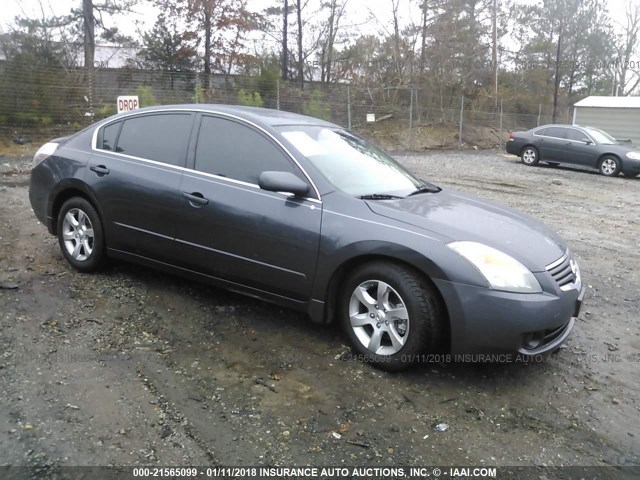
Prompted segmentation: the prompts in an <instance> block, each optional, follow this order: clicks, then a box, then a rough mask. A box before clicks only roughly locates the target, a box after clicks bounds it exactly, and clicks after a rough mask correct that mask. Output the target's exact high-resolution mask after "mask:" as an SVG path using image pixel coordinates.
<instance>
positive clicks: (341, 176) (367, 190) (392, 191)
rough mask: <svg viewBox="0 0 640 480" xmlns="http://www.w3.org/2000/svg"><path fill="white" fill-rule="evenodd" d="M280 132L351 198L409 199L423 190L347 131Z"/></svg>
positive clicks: (296, 128) (388, 159)
mask: <svg viewBox="0 0 640 480" xmlns="http://www.w3.org/2000/svg"><path fill="white" fill-rule="evenodd" d="M279 130H280V131H281V132H282V135H283V136H284V137H285V138H286V139H287V140H288V141H289V142H291V143H292V144H293V146H295V147H296V148H297V149H298V150H299V151H300V153H302V154H303V155H304V156H305V157H307V158H308V159H309V161H311V163H313V165H314V166H315V167H316V168H317V169H318V170H320V172H321V173H322V174H323V175H324V176H325V177H326V178H327V180H329V182H331V183H332V184H333V186H335V187H336V188H337V189H339V190H342V191H343V192H345V193H347V194H349V195H353V196H356V197H361V196H369V195H383V194H388V195H393V196H406V195H409V194H410V193H412V192H414V191H416V190H417V189H419V188H421V187H422V186H423V183H422V182H421V181H420V180H419V179H417V178H416V177H414V176H413V175H412V174H411V173H410V172H408V171H407V170H406V169H405V168H404V167H402V166H401V165H400V164H399V163H398V162H396V161H395V160H394V159H393V158H391V157H390V156H389V155H387V154H386V153H385V152H383V151H382V150H380V149H379V148H377V147H375V146H373V145H371V144H370V143H368V142H366V141H365V140H363V139H361V138H359V137H356V136H355V135H353V134H351V133H349V132H347V131H345V130H338V129H332V128H327V127H320V126H298V125H294V126H286V127H280V128H279Z"/></svg>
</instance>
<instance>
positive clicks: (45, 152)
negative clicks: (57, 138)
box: [33, 142, 58, 167]
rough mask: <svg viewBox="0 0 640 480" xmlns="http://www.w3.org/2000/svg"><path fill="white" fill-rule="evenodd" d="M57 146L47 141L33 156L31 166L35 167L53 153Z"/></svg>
mask: <svg viewBox="0 0 640 480" xmlns="http://www.w3.org/2000/svg"><path fill="white" fill-rule="evenodd" d="M57 148H58V144H57V143H53V142H48V143H45V144H44V145H42V146H41V147H40V148H39V149H38V151H37V152H36V154H35V155H34V156H33V166H34V167H35V166H36V165H38V164H39V163H40V162H42V161H43V160H45V159H46V158H48V157H50V156H51V155H53V154H54V152H55V151H56V149H57Z"/></svg>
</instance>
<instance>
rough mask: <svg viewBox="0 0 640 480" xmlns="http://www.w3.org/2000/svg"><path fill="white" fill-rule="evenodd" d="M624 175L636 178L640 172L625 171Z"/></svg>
mask: <svg viewBox="0 0 640 480" xmlns="http://www.w3.org/2000/svg"><path fill="white" fill-rule="evenodd" d="M623 175H624V176H625V177H627V178H636V177H637V176H638V175H640V173H623Z"/></svg>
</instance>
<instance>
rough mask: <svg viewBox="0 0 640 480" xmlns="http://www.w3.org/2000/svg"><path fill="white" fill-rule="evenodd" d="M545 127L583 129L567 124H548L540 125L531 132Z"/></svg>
mask: <svg viewBox="0 0 640 480" xmlns="http://www.w3.org/2000/svg"><path fill="white" fill-rule="evenodd" d="M547 127H569V128H584V127H583V126H582V125H571V124H569V123H549V124H547V125H540V126H539V127H534V128H533V129H532V130H537V129H538V128H547Z"/></svg>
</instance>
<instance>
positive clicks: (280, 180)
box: [258, 172, 309, 197]
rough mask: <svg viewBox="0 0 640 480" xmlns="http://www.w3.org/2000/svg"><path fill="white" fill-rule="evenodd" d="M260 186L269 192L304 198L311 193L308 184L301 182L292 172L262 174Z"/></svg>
mask: <svg viewBox="0 0 640 480" xmlns="http://www.w3.org/2000/svg"><path fill="white" fill-rule="evenodd" d="M258 185H260V188H261V189H262V190H267V191H268V192H287V193H292V194H293V195H295V196H297V197H302V196H304V195H306V194H307V193H308V192H309V185H308V184H307V182H304V181H302V180H300V179H299V178H298V177H296V176H295V175H294V174H293V173H290V172H262V173H261V174H260V178H259V179H258Z"/></svg>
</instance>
